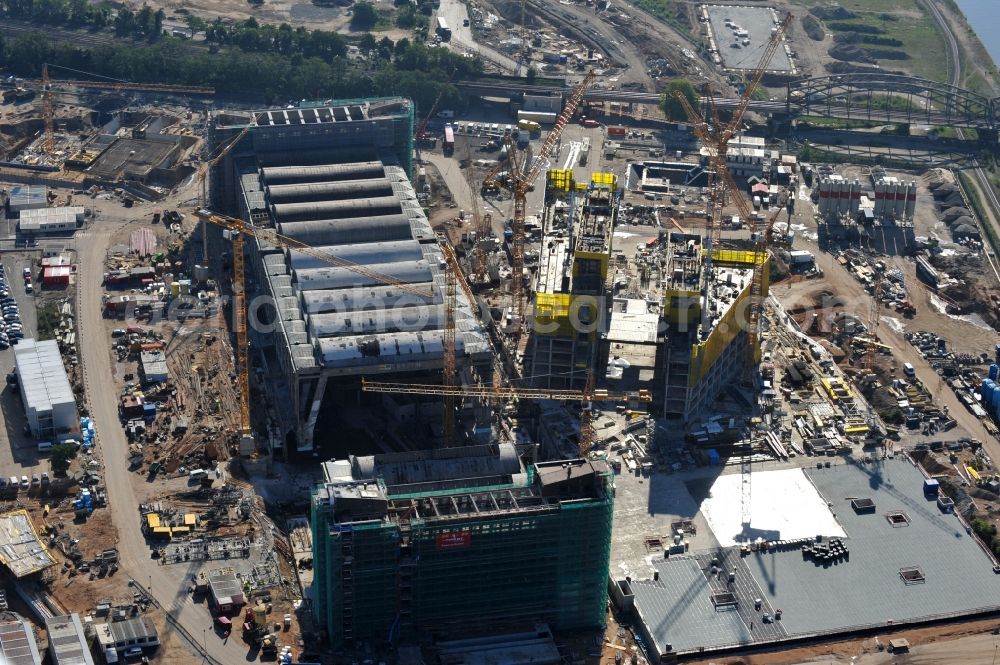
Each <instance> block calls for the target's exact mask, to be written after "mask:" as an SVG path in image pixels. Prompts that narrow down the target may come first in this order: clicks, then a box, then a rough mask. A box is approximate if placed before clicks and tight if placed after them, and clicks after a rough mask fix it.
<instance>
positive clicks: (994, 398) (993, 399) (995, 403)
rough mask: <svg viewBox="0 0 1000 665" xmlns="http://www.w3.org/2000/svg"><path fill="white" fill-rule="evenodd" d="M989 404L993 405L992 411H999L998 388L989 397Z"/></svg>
mask: <svg viewBox="0 0 1000 665" xmlns="http://www.w3.org/2000/svg"><path fill="white" fill-rule="evenodd" d="M990 404H992V405H993V409H992V411H993V413H1000V390H994V391H993V395H992V396H991V397H990ZM987 410H989V409H987Z"/></svg>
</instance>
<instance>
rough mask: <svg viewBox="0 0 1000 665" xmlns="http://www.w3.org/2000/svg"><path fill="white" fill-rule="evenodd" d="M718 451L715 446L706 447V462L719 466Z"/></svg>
mask: <svg viewBox="0 0 1000 665" xmlns="http://www.w3.org/2000/svg"><path fill="white" fill-rule="evenodd" d="M719 461H720V458H719V451H718V450H716V449H715V448H709V449H708V463H709V464H711V465H712V466H719Z"/></svg>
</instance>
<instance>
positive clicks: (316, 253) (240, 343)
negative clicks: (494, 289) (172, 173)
mask: <svg viewBox="0 0 1000 665" xmlns="http://www.w3.org/2000/svg"><path fill="white" fill-rule="evenodd" d="M195 214H196V215H197V217H198V218H199V219H200V220H202V221H203V222H205V223H206V224H213V225H215V226H218V227H221V228H223V229H225V230H227V231H229V232H230V234H231V238H232V242H233V296H234V297H233V328H234V330H235V332H236V359H237V381H238V392H239V396H240V450H241V451H248V450H253V435H252V428H251V420H250V365H249V361H248V348H249V339H248V336H247V313H246V273H245V271H244V258H243V236H244V235H250V236H253V237H255V238H258V239H260V240H262V241H264V242H267V243H270V244H273V245H275V246H277V247H283V248H286V249H292V250H295V251H297V252H301V253H303V254H306V255H308V256H311V257H313V258H315V259H318V260H320V261H324V262H326V263H328V264H329V265H333V266H336V267H339V268H345V269H347V270H350V271H351V272H354V273H356V274H358V275H361V276H363V277H367V278H368V279H370V280H372V281H374V282H376V283H378V284H385V285H388V286H394V287H396V288H398V289H400V290H402V291H405V292H407V293H411V294H413V295H416V296H419V297H421V298H424V299H428V300H430V299H433V297H434V294H433V292H431V291H426V290H424V289H422V288H419V287H416V286H413V285H411V284H408V283H406V282H402V281H400V280H398V279H397V278H395V277H392V276H391V275H385V274H383V273H380V272H378V271H375V270H371V269H370V268H367V267H365V266H363V265H360V264H358V263H354V262H353V261H348V260H346V259H342V258H340V257H337V256H334V255H332V254H330V253H329V252H326V251H323V250H321V249H318V248H315V247H312V246H310V245H307V244H305V243H303V242H300V241H298V240H295V239H294V238H289V237H288V236H283V235H281V234H279V233H277V232H276V231H274V230H273V229H265V228H259V227H255V226H253V225H252V224H249V223H247V222H244V221H243V220H241V219H236V218H234V217H227V216H225V215H220V214H217V213H214V212H210V211H208V210H204V209H200V210H197V211H196V212H195ZM445 257H446V259H447V263H448V266H449V268H448V271H450V272H452V273H453V274H454V271H455V269H456V267H454V266H453V264H452V258H453V257H454V255H453V254H452V255H451V257H449V253H448V252H445ZM446 272H447V271H446ZM446 309H450V310H451V313H450V314H448V315H446V316H447V320H448V326H446V327H448V328H450V329H451V332H450V336H451V339H452V340H454V301H453V300H452V303H451V305H449V306H448V307H447V308H446ZM445 336H446V338H447V337H448V336H449V333H448V332H446V334H445ZM449 355H450V356H451V363H452V365H453V364H454V343H452V345H451V352H450V353H448V352H446V353H445V363H446V364H447V363H448V356H449ZM452 399H454V397H452ZM452 404H454V402H452ZM451 413H452V414H454V408H452V410H451ZM446 420H447V418H446Z"/></svg>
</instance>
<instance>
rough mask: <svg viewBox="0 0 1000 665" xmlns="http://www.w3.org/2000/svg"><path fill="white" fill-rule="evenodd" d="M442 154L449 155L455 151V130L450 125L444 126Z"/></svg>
mask: <svg viewBox="0 0 1000 665" xmlns="http://www.w3.org/2000/svg"><path fill="white" fill-rule="evenodd" d="M442 147H443V148H444V154H445V155H450V154H451V153H453V152H454V151H455V130H454V129H453V128H452V126H451V125H445V126H444V145H443V146H442Z"/></svg>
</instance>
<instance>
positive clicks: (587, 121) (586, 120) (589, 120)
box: [580, 118, 601, 127]
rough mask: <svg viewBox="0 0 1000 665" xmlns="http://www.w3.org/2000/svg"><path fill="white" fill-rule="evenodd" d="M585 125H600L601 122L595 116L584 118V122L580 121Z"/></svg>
mask: <svg viewBox="0 0 1000 665" xmlns="http://www.w3.org/2000/svg"><path fill="white" fill-rule="evenodd" d="M580 124H581V125H583V126H584V127H600V126H601V123H599V122H597V121H596V120H594V119H593V118H584V119H583V122H581V123H580Z"/></svg>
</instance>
